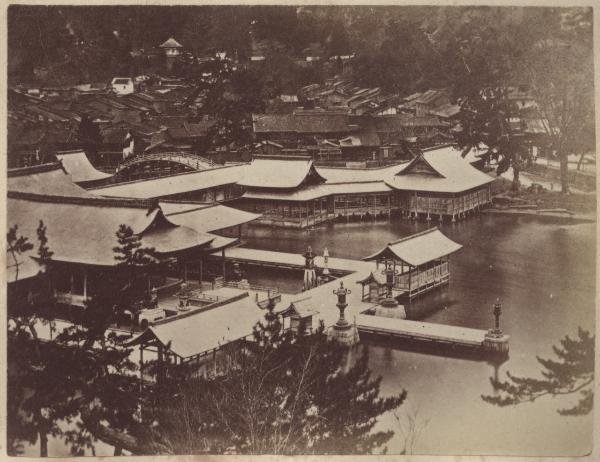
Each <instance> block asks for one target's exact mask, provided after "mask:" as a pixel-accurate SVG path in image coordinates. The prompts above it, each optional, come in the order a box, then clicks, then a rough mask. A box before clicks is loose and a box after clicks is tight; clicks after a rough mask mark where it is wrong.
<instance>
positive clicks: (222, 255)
mask: <svg viewBox="0 0 600 462" xmlns="http://www.w3.org/2000/svg"><path fill="white" fill-rule="evenodd" d="M221 258H222V260H223V282H224V283H225V282H226V281H227V274H226V270H225V264H226V262H225V248H223V249H221Z"/></svg>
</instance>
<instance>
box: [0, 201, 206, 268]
mask: <svg viewBox="0 0 600 462" xmlns="http://www.w3.org/2000/svg"><path fill="white" fill-rule="evenodd" d="M7 202H8V218H7V219H8V222H7V224H8V226H13V225H15V224H16V225H18V227H19V228H18V229H19V234H21V235H23V236H27V237H29V239H30V241H32V242H35V236H36V229H37V226H38V224H39V222H40V220H43V222H44V225H45V226H46V228H47V237H48V246H49V247H50V250H52V251H53V252H54V255H53V257H52V258H53V260H56V261H64V262H72V263H79V264H87V265H101V266H114V265H116V264H117V263H118V262H117V261H116V260H115V258H114V252H113V248H114V247H116V246H117V238H116V232H117V230H118V229H119V226H120V225H121V224H125V225H127V226H129V227H131V229H132V230H133V232H134V233H135V234H138V235H141V236H142V241H143V242H144V245H147V246H151V247H154V248H155V250H156V251H157V252H158V253H162V254H168V253H171V252H175V251H180V250H184V249H191V248H196V247H201V246H206V245H207V244H209V243H210V242H211V241H212V240H213V239H214V238H215V237H214V236H212V235H209V234H204V233H198V232H197V231H194V230H192V229H190V228H186V227H183V226H177V225H175V224H173V223H171V222H170V221H169V220H167V219H166V218H165V217H164V215H163V213H162V211H161V210H160V208H159V207H157V206H152V205H151V204H150V203H149V202H147V201H131V200H115V199H106V198H98V197H68V196H64V197H59V196H43V195H37V194H32V193H18V192H10V191H9V193H8V201H7Z"/></svg>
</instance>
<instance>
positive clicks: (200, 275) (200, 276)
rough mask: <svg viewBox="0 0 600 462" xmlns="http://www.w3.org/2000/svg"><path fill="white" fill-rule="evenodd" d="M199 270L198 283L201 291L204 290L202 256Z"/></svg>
mask: <svg viewBox="0 0 600 462" xmlns="http://www.w3.org/2000/svg"><path fill="white" fill-rule="evenodd" d="M198 266H199V267H200V268H199V270H200V271H199V274H198V283H199V284H200V289H202V256H200V264H199V265H198Z"/></svg>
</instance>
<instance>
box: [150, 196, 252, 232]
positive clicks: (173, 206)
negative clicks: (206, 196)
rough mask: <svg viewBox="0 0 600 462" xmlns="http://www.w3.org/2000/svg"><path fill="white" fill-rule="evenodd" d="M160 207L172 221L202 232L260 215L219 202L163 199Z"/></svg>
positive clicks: (236, 223) (241, 222)
mask: <svg viewBox="0 0 600 462" xmlns="http://www.w3.org/2000/svg"><path fill="white" fill-rule="evenodd" d="M160 208H161V209H162V210H163V212H164V213H165V216H166V217H167V218H168V220H169V221H171V222H172V223H175V224H176V225H182V226H187V227H188V228H192V229H194V230H196V231H198V232H202V233H210V232H213V231H219V230H222V229H226V228H231V227H232V226H238V225H242V224H244V223H249V222H251V221H254V220H256V219H257V218H259V217H260V215H259V214H256V213H251V212H246V211H244V210H238V209H234V208H231V207H226V206H224V205H217V204H211V205H207V204H198V203H195V204H194V203H185V202H168V201H164V202H163V201H161V202H160Z"/></svg>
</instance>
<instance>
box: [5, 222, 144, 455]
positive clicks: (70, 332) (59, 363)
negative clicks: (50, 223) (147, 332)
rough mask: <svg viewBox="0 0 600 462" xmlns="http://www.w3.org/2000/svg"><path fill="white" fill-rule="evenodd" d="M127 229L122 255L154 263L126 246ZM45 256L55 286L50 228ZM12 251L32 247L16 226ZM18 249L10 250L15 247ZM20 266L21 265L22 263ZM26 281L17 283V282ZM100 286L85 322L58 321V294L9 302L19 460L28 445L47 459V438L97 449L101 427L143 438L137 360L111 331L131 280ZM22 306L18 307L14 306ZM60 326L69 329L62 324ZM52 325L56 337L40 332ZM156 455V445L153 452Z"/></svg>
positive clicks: (11, 394) (11, 392)
mask: <svg viewBox="0 0 600 462" xmlns="http://www.w3.org/2000/svg"><path fill="white" fill-rule="evenodd" d="M129 231H130V230H129V229H127V228H126V227H124V228H121V229H120V234H119V235H118V237H119V239H118V242H119V244H120V245H119V247H117V248H116V249H118V251H117V250H115V252H116V253H117V254H118V255H129V256H131V258H125V263H127V262H130V260H131V261H135V262H138V263H139V262H140V261H141V262H142V263H144V264H148V263H149V261H148V260H146V258H145V257H144V256H139V255H138V256H137V257H135V258H134V255H135V254H136V252H144V249H142V250H140V248H139V246H136V245H135V244H136V243H135V242H134V243H133V247H132V246H130V245H126V244H127V242H125V241H126V240H123V239H121V238H123V237H124V236H127V235H129ZM37 237H38V241H39V246H38V249H37V254H38V259H39V261H40V263H42V264H43V266H45V267H46V271H45V272H44V273H43V274H40V275H38V279H37V281H36V284H37V287H45V288H50V284H51V282H50V281H51V279H52V273H53V271H56V270H55V269H54V268H53V265H52V261H51V257H52V255H53V253H52V251H51V250H50V248H49V245H48V239H47V237H46V226H45V225H44V223H43V222H41V221H40V224H39V227H38V229H37ZM7 240H8V242H9V244H8V245H9V252H13V251H14V252H17V253H19V254H21V253H23V252H25V251H27V250H31V249H32V248H33V244H31V243H30V242H29V240H28V238H27V237H24V236H20V235H19V234H18V228H16V227H13V228H11V229H10V230H9V232H8V235H7ZM11 248H12V249H13V251H11V250H10V249H11ZM15 261H18V260H17V259H15ZM18 283H19V282H16V284H18ZM98 284H99V286H98V287H97V288H96V290H95V291H94V292H93V293H92V298H91V300H90V301H89V302H88V304H87V306H86V307H85V309H84V310H83V312H82V313H81V316H79V317H78V319H77V322H74V323H72V324H70V325H69V323H63V322H60V321H55V320H53V317H54V313H52V306H53V303H52V301H51V300H52V298H51V292H49V293H47V294H46V296H44V297H42V298H41V299H40V300H33V301H32V302H27V301H24V299H23V298H14V299H9V307H8V308H9V309H8V335H7V350H8V374H7V376H8V378H7V391H8V409H7V442H8V452H9V453H10V454H12V455H18V454H20V453H22V451H23V449H24V448H23V445H24V443H25V442H28V443H29V444H35V443H36V442H39V445H40V456H42V457H44V456H48V440H49V437H51V436H52V437H54V438H58V439H62V440H64V441H65V442H66V443H67V444H68V446H69V448H70V450H71V453H72V454H74V455H83V454H84V452H85V450H86V449H89V450H91V451H92V452H93V444H94V442H95V440H96V437H95V433H96V432H97V431H98V429H99V428H101V427H102V429H103V430H104V429H106V428H109V429H110V431H113V432H126V433H127V434H129V435H138V436H139V437H141V435H143V434H144V428H145V427H144V426H143V425H142V424H141V422H140V421H139V418H138V417H139V416H138V414H139V404H140V397H139V379H137V378H136V377H135V375H133V373H134V372H135V370H136V365H135V364H134V363H133V362H132V361H131V360H130V358H129V356H130V354H131V350H129V349H126V348H123V347H122V345H121V341H120V340H121V339H120V338H119V337H118V336H117V335H116V334H115V333H114V332H109V331H108V328H109V326H110V325H111V324H112V323H113V322H114V320H115V316H116V315H117V313H118V308H123V307H124V306H126V302H125V300H128V297H127V295H128V292H129V289H128V288H129V287H130V284H129V281H125V283H123V280H120V279H113V278H111V277H110V275H109V274H105V275H103V277H99V278H98ZM11 302H14V303H13V304H17V306H11V305H13V304H11ZM59 325H61V326H63V327H59ZM65 325H66V326H67V327H64V326H65ZM48 327H49V328H50V329H51V330H50V332H53V334H51V336H52V337H51V339H48V337H47V335H42V334H41V329H44V330H45V329H46V328H48ZM148 451H149V452H152V447H149V448H148Z"/></svg>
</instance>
